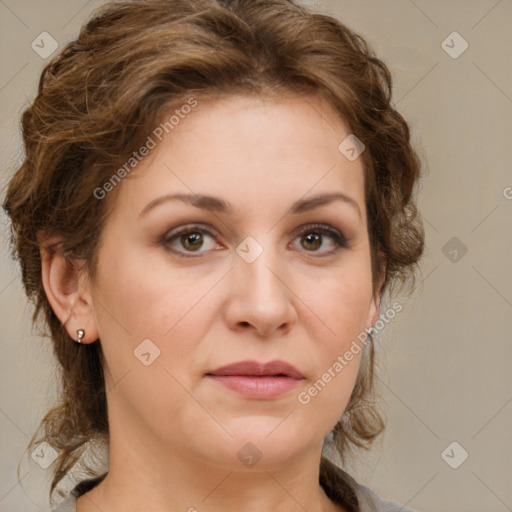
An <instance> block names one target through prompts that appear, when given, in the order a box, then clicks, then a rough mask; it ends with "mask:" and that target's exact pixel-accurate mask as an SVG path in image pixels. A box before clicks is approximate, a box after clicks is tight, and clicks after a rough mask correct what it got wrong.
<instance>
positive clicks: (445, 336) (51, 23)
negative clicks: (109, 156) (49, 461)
mask: <svg viewBox="0 0 512 512" xmlns="http://www.w3.org/2000/svg"><path fill="white" fill-rule="evenodd" d="M102 3H103V2H100V1H94V0H92V1H89V2H87V1H78V0H54V1H52V2H48V1H39V2H35V1H30V0H16V1H15V0H0V24H1V26H0V38H1V63H2V65H1V66H0V104H1V108H2V113H3V115H2V117H1V120H0V136H1V141H2V144H1V160H2V171H1V180H0V185H1V186H3V185H5V183H6V182H7V179H8V178H9V173H10V169H12V168H13V167H14V166H15V164H16V163H17V162H18V161H19V159H20V151H21V146H20V140H19V116H20V113H21V111H22V110H23V109H24V108H25V106H26V105H27V104H28V102H29V101H30V100H31V99H32V98H33V97H34V94H35V90H36V85H37V81H38V79H39V74H40V72H41V69H42V67H43V65H44V64H45V59H44V58H42V57H40V56H39V55H38V54H37V53H36V52H35V51H34V50H33V49H32V48H31V43H32V41H33V40H35V39H36V38H37V37H38V36H39V34H41V33H42V32H43V31H46V32H48V33H50V34H51V36H52V37H53V38H54V39H55V40H56V41H57V42H58V44H59V47H62V46H63V45H64V44H65V43H66V42H67V41H69V40H70V39H72V38H73V37H75V36H76V35H77V33H78V29H79V27H80V26H81V24H82V23H83V22H84V21H85V20H86V19H87V18H88V16H89V14H90V13H91V12H92V11H93V9H94V8H96V7H97V6H99V5H100V4H102ZM307 4H308V5H314V8H315V9H317V10H319V11H322V12H327V13H329V14H332V15H334V16H336V17H338V18H339V19H341V20H342V21H344V22H345V23H346V24H347V25H348V26H350V27H351V28H353V29H355V30H356V31H358V32H360V33H361V34H363V35H364V36H365V37H366V39H367V40H368V41H369V42H370V43H371V44H372V45H373V47H374V48H375V50H376V51H377V53H378V55H379V56H380V57H381V58H383V59H384V60H385V62H386V63H387V64H388V65H389V66H390V68H391V69H392V72H393V75H394V78H395V91H394V97H395V103H396V104H397V106H398V108H399V110H401V112H402V113H403V114H404V115H405V116H406V118H407V119H408V121H409V122H410V125H411V128H412V130H413V136H414V142H415V145H416V146H417V148H418V151H419V152H420V154H421V156H422V159H423V161H424V164H425V176H424V178H423V180H422V185H421V190H420V197H419V205H420V208H421V212H422V215H423V217H424V220H425V226H426V235H427V240H426V241H427V254H426V256H425V258H424V260H423V262H422V265H421V277H420V278H419V280H418V286H417V288H416V290H415V293H414V296H413V298H411V299H406V298H404V297H397V298H395V299H394V300H396V301H397V302H400V303H401V304H403V306H404V310H403V311H402V312H401V313H400V314H399V315H397V317H396V318H395V319H394V320H393V322H392V323H390V324H388V325H387V326H386V328H385V329H384V330H383V331H382V332H381V333H380V334H379V336H378V341H377V346H378V349H379V352H380V353H381V357H380V366H381V369H380V373H379V376H380V379H379V382H380V388H381V393H382V402H383V407H384V409H385V411H386V414H387V418H388V428H387V431H386V433H385V435H384V436H383V438H382V440H381V441H380V442H379V443H378V444H376V445H375V448H374V450H373V451H372V452H371V453H359V454H358V456H357V460H356V461H355V462H354V464H353V465H352V467H351V468H349V469H350V471H351V472H352V473H353V474H354V476H355V477H356V478H357V479H358V480H359V481H360V482H362V483H364V484H366V485H368V486H369V487H371V488H373V489H374V490H375V491H376V492H377V493H378V494H380V495H381V496H383V497H386V498H390V499H393V500H395V501H398V502H401V503H402V504H407V505H408V506H409V507H412V508H415V509H418V510H420V511H423V512H431V511H432V512H433V511H441V510H442V511H445V512H459V511H460V512H462V511H464V512H477V511H478V512H480V511H482V510H485V511H486V512H505V511H507V510H509V511H510V510H512V486H511V485H510V482H511V478H512V467H511V466H512V463H511V460H512V442H511V440H510V432H511V428H510V427H511V423H512V403H511V402H512V386H511V380H512V379H511V372H510V364H509V361H510V360H511V359H512V344H511V343H510V339H511V335H512V331H511V328H510V326H511V320H512V277H511V272H510V261H511V259H510V255H511V253H512V251H511V249H512V241H511V236H510V233H511V228H512V222H511V219H512V172H511V164H510V157H509V151H510V148H511V146H512V144H511V143H512V137H511V124H512V123H511V121H512V59H511V48H512V36H511V34H512V31H511V30H510V27H511V26H512V2H511V1H510V0H501V1H496V0H478V1H477V0H471V1H468V0H456V1H455V0H451V1H441V0H435V1H426V0H423V1H421V0H415V1H412V0H397V1H393V2H391V1H389V0H386V1H382V0H380V1H378V0H366V1H365V0H357V1H356V0H330V1H323V2H320V1H317V2H307ZM454 31H456V32H458V33H459V34H460V36H461V37H462V38H463V40H465V41H466V42H467V43H468V45H469V46H468V48H467V49H466V51H464V52H463V53H462V54H460V55H458V56H457V58H452V56H450V55H449V54H448V53H447V51H449V52H451V53H452V55H456V54H458V53H460V51H461V49H462V48H463V44H464V42H463V40H462V39H458V36H450V37H448V36H449V35H450V34H452V33H453V32H454ZM447 38H448V39H447ZM445 40H446V42H445V43H444V44H443V41H445ZM450 47H451V48H450ZM446 50H447V51H446ZM3 196H4V192H3V191H2V195H1V199H2V200H3ZM0 221H1V228H0V233H1V238H0V239H1V241H2V244H1V253H0V308H1V309H0V319H1V329H0V347H1V349H2V358H1V360H0V365H1V370H0V375H1V377H0V378H1V392H0V433H1V437H0V475H1V476H0V511H1V512H3V511H14V510H19V511H21V510H23V511H27V512H32V511H38V510H44V509H46V507H47V501H46V487H45V486H47V485H48V482H47V476H48V471H45V470H44V469H42V468H40V467H39V466H37V465H36V464H35V463H34V462H33V461H32V459H30V457H25V458H24V462H23V463H22V464H21V466H20V477H21V483H20V482H18V478H17V475H16V468H17V465H18V462H19V461H20V459H21V458H22V456H23V454H24V451H25V447H26V445H27V442H28V440H29V437H30V436H31V435H32V433H33V432H34V429H35V428H36V426H37V425H38V423H39V421H40V419H41V417H42V415H43V414H44V413H45V412H46V410H47V409H48V407H49V406H50V404H51V402H52V398H53V395H54V393H55V390H56V383H55V382H54V364H55V363H54V361H53V358H52V355H51V349H50V346H49V342H48V340H44V339H43V338H40V337H39V336H37V333H34V332H33V331H32V329H31V327H30V312H31V310H30V307H29V306H28V305H27V304H26V299H25V297H24V295H23V292H22V289H21V284H20V280H19V271H18V269H17V266H16V264H15V263H14V262H12V261H11V260H10V257H9V252H8V247H7V236H6V234H7V223H6V218H5V215H4V214H3V212H2V213H0ZM454 237H455V239H453V238H454ZM452 239H453V240H452ZM447 244H448V245H447ZM465 250H467V252H466V253H465V254H464V251H465ZM507 432H508V434H506V433H507ZM453 442H456V443H458V444H457V445H451V447H449V445H450V444H451V443H453ZM447 447H449V448H448V450H447V451H445V449H446V448H447ZM463 450H464V451H463ZM465 452H467V453H468V455H469V456H468V458H467V459H466V460H465V461H464V462H463V463H462V464H460V463H461V461H462V459H463V455H464V454H465ZM443 453H444V455H442V454H443ZM448 462H449V463H450V464H451V465H452V466H457V465H458V464H460V465H459V467H458V468H457V469H453V468H452V467H451V466H450V465H449V464H448ZM45 478H46V480H45Z"/></svg>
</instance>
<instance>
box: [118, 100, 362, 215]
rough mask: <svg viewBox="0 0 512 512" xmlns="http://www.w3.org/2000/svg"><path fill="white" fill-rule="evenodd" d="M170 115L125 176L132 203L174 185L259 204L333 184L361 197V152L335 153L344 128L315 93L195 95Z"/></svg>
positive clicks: (168, 190)
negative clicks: (192, 103) (354, 155)
mask: <svg viewBox="0 0 512 512" xmlns="http://www.w3.org/2000/svg"><path fill="white" fill-rule="evenodd" d="M171 116H172V113H170V114H169V116H167V117H164V118H163V119H162V123H161V124H160V127H163V128H165V127H167V130H168V133H165V135H164V136H163V137H162V140H158V139H157V138H156V137H155V136H153V139H155V141H154V142H155V144H154V147H153V148H152V149H151V151H150V152H149V154H148V156H147V157H145V158H144V159H143V160H142V161H141V162H140V163H138V164H137V168H136V169H135V170H134V172H131V173H130V174H129V175H127V178H126V180H123V181H124V182H123V184H122V188H123V189H124V190H122V191H121V190H120V191H119V192H120V195H121V198H120V199H121V200H122V196H125V197H128V198H129V202H130V204H131V205H132V206H134V205H138V206H141V202H142V201H149V200H152V199H153V197H152V196H155V195H156V194H163V193H171V192H184V193H189V194H190V193H192V194H194V193H197V194H199V193H202V194H209V195H216V196H220V197H222V196H224V197H227V196H229V201H230V202H232V203H235V204H236V203H237V200H238V202H240V201H242V202H243V201H245V200H246V199H248V198H250V197H252V198H253V199H254V200H255V203H254V204H256V203H257V202H258V200H259V204H260V205H261V204H263V203H264V202H265V201H269V200H271V199H273V200H275V201H279V200H280V199H282V201H284V200H286V201H287V202H288V199H287V197H291V196H298V197H300V196H305V195H307V194H308V191H311V193H312V194H313V193H319V192H331V191H335V189H336V190H337V191H340V192H343V193H347V194H350V195H352V196H355V198H356V199H357V200H359V201H364V193H363V191H364V183H363V181H364V177H363V167H362V159H361V158H358V159H357V160H355V161H349V160H348V159H347V158H346V157H345V156H344V155H343V154H342V153H341V152H340V150H339V145H340V143H341V142H342V141H343V140H344V139H345V138H346V137H347V136H348V135H349V134H350V132H349V129H348V127H347V126H346V124H345V123H344V121H343V120H342V119H341V117H340V116H339V114H338V113H337V112H336V111H335V110H334V109H333V108H332V107H331V106H330V105H329V104H328V103H327V102H326V101H324V100H322V99H321V98H319V97H316V96H307V97H303V96H302V97H298V96H290V97H285V98H281V99H276V98H272V99H269V98H261V97H253V96H234V97H228V98H222V99H216V100H208V101H204V102H201V100H198V102H197V106H196V107H195V108H194V109H191V110H190V109H189V110H188V114H186V115H182V116H181V117H180V118H179V119H180V120H179V122H178V123H176V121H175V120H174V123H175V124H172V125H171V123H169V122H168V121H169V119H170V118H171ZM166 123H167V124H166ZM171 126H172V128H171ZM276 191H278V194H277V195H276ZM295 199H297V197H295ZM282 201H281V202H282ZM142 207H143V206H142Z"/></svg>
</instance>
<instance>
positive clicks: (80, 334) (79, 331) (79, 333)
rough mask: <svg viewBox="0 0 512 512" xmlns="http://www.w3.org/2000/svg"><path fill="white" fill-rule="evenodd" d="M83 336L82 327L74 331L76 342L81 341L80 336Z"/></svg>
mask: <svg viewBox="0 0 512 512" xmlns="http://www.w3.org/2000/svg"><path fill="white" fill-rule="evenodd" d="M84 336H85V331H84V330H83V329H78V330H77V331H76V342H77V343H82V338H83V337H84Z"/></svg>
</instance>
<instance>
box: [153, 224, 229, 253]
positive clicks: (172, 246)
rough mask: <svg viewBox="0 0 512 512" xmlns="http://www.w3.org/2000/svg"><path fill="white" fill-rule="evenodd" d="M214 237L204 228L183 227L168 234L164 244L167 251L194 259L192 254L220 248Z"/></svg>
mask: <svg viewBox="0 0 512 512" xmlns="http://www.w3.org/2000/svg"><path fill="white" fill-rule="evenodd" d="M214 236H215V235H214V234H213V233H211V232H210V231H209V230H208V229H206V228H205V227H203V226H195V225H194V226H183V227H181V228H178V229H176V230H173V231H170V232H169V233H167V234H166V235H165V236H164V238H163V240H162V243H163V245H164V246H165V247H166V249H168V250H169V251H171V252H174V253H178V254H179V255H180V256H184V257H194V256H192V254H190V253H201V252H205V251H210V250H215V248H216V247H218V245H219V244H217V242H216V241H215V238H214ZM201 249H204V250H203V251H202V250H201ZM186 253H189V254H186Z"/></svg>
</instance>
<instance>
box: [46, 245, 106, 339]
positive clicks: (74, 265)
mask: <svg viewBox="0 0 512 512" xmlns="http://www.w3.org/2000/svg"><path fill="white" fill-rule="evenodd" d="M59 246H60V240H59V239H57V238H51V239H49V240H46V241H45V244H44V247H41V271H42V280H43V287H44V290H45V292H46V296H47V297H48V301H49V302H50V305H51V307H52V309H53V311H54V313H55V314H56V315H57V317H58V318H59V320H60V321H61V322H62V324H63V325H64V326H65V327H66V330H67V331H68V334H69V336H70V337H71V338H72V339H74V340H75V341H76V340H77V332H76V331H77V330H78V329H83V330H84V331H85V335H84V337H83V338H82V343H92V342H93V341H96V340H97V339H98V337H99V336H98V330H97V328H96V324H95V322H94V316H93V310H92V298H91V295H90V293H89V291H88V290H87V289H86V287H85V283H86V280H85V276H84V273H83V272H82V271H81V270H80V267H79V265H78V263H79V262H78V261H77V260H71V259H70V258H68V257H66V256H64V255H63V254H62V253H61V251H60V250H59V249H58V248H56V247H59Z"/></svg>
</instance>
